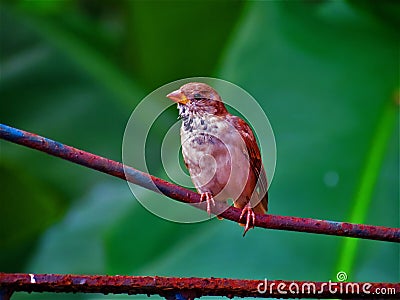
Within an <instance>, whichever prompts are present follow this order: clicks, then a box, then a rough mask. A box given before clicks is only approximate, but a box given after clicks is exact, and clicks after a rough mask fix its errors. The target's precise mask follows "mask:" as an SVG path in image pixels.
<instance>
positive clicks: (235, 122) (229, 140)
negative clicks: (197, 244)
mask: <svg viewBox="0 0 400 300" xmlns="http://www.w3.org/2000/svg"><path fill="white" fill-rule="evenodd" d="M167 97H168V98H169V99H171V100H172V101H174V102H176V103H177V107H178V112H179V118H180V119H181V120H182V126H181V129H180V136H181V146H182V156H183V160H184V162H185V165H186V167H187V169H188V171H189V174H190V177H191V179H192V182H193V184H194V186H195V188H196V190H197V191H198V193H199V194H200V202H204V201H206V202H207V212H208V214H209V215H211V205H214V206H215V201H218V203H221V204H222V203H223V204H225V205H228V200H229V199H231V200H232V201H233V205H234V207H236V208H239V209H242V212H241V215H240V218H239V224H241V225H242V226H245V229H244V233H243V236H245V235H246V232H247V231H248V230H249V229H251V228H254V225H255V220H256V217H255V213H259V214H265V213H267V211H268V185H267V176H266V173H265V169H264V166H263V164H262V159H261V153H260V149H259V147H258V144H257V140H256V138H255V136H254V133H253V131H252V129H251V127H250V126H249V125H248V124H247V123H246V121H244V120H243V119H241V118H240V117H238V116H235V115H232V114H230V113H229V112H228V110H227V109H226V107H225V105H224V103H223V101H222V99H221V97H220V95H219V94H218V93H217V91H216V90H214V89H213V88H212V87H211V86H209V85H207V84H205V83H201V82H190V83H187V84H184V85H183V86H181V87H180V88H179V89H178V90H175V91H173V92H171V93H169V94H168V95H167ZM242 221H243V222H242Z"/></svg>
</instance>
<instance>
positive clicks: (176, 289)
mask: <svg viewBox="0 0 400 300" xmlns="http://www.w3.org/2000/svg"><path fill="white" fill-rule="evenodd" d="M32 278H34V281H32ZM0 289H1V290H9V291H10V290H11V291H15V292H20V291H23V292H53V293H102V294H109V293H111V294H129V295H136V294H147V295H160V296H163V297H165V298H167V299H195V298H199V297H202V296H226V297H228V298H233V297H257V298H271V297H274V298H275V297H276V298H325V299H329V298H363V297H371V296H373V295H375V296H377V295H378V294H379V298H397V297H399V296H400V284H399V283H382V282H371V283H367V282H331V281H329V282H312V281H309V282H306V281H293V280H290V281H285V280H268V281H266V280H265V279H262V280H244V279H226V278H195V277H191V278H177V277H159V276H107V275H102V276H100V275H93V276H89V275H59V274H19V273H17V274H9V273H0Z"/></svg>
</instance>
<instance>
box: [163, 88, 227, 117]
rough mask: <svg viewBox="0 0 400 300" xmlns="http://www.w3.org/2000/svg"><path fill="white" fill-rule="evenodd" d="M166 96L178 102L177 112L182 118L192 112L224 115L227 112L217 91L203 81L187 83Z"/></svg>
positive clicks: (192, 113)
mask: <svg viewBox="0 0 400 300" xmlns="http://www.w3.org/2000/svg"><path fill="white" fill-rule="evenodd" d="M167 97H168V98H170V99H171V100H172V101H174V102H176V103H178V108H179V114H180V116H181V117H183V118H184V117H190V116H192V115H194V114H195V115H202V114H213V115H224V114H226V113H227V112H228V111H227V110H226V108H225V105H224V104H223V103H222V100H221V97H220V96H219V95H218V93H217V92H216V91H215V90H214V89H213V88H212V87H210V86H209V85H207V84H205V83H200V82H190V83H187V84H185V85H183V86H181V87H180V88H179V89H178V90H176V91H173V92H172V93H169V94H168V95H167Z"/></svg>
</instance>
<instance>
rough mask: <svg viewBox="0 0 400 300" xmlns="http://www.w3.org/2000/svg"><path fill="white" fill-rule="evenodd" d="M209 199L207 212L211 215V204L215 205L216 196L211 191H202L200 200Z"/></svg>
mask: <svg viewBox="0 0 400 300" xmlns="http://www.w3.org/2000/svg"><path fill="white" fill-rule="evenodd" d="M203 201H207V213H208V215H209V216H211V204H212V205H213V206H215V201H214V197H213V196H212V195H211V193H210V192H205V193H201V195H200V202H203Z"/></svg>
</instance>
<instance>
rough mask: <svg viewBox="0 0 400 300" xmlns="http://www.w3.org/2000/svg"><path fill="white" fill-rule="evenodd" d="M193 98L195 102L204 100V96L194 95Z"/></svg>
mask: <svg viewBox="0 0 400 300" xmlns="http://www.w3.org/2000/svg"><path fill="white" fill-rule="evenodd" d="M193 98H194V99H195V100H201V99H203V96H202V95H201V94H194V95H193Z"/></svg>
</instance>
